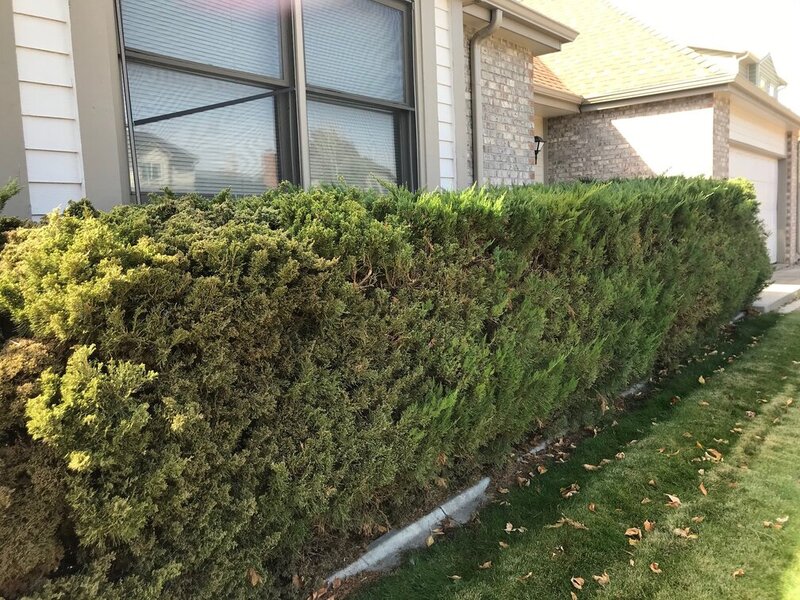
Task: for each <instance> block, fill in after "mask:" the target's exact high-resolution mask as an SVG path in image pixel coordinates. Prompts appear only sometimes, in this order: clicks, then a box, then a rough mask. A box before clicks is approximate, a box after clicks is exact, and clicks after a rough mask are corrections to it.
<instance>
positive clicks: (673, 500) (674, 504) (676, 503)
mask: <svg viewBox="0 0 800 600" xmlns="http://www.w3.org/2000/svg"><path fill="white" fill-rule="evenodd" d="M664 495H665V496H666V497H667V498H669V502H667V504H666V505H667V506H669V507H671V508H678V507H680V505H681V499H680V498H678V497H677V496H674V495H672V494H664Z"/></svg>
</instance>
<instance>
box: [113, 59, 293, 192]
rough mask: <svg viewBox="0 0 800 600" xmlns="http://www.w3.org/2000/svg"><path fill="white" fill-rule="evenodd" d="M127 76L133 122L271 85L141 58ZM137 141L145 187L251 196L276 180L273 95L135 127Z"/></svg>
mask: <svg viewBox="0 0 800 600" xmlns="http://www.w3.org/2000/svg"><path fill="white" fill-rule="evenodd" d="M128 75H129V78H130V87H131V108H132V109H133V120H134V123H136V122H138V121H141V120H142V119H149V118H153V117H158V116H161V115H167V114H170V113H174V112H178V111H183V110H189V109H195V108H200V107H204V106H208V105H211V104H216V103H219V102H226V101H229V100H236V99H240V98H247V97H249V96H253V95H256V94H263V93H265V92H267V91H268V90H266V89H265V88H260V87H254V86H249V85H242V84H239V83H232V82H228V81H221V80H219V79H212V78H210V77H201V76H198V75H191V74H188V73H181V72H178V71H172V70H168V69H159V68H157V67H151V66H148V65H142V64H138V63H128ZM134 139H135V141H136V157H137V159H138V162H139V178H140V183H141V188H142V191H144V192H152V191H158V190H160V189H161V188H163V187H165V186H166V187H169V188H171V189H173V190H175V191H178V192H189V191H196V192H200V193H202V194H215V193H217V192H219V191H220V190H221V189H223V188H226V187H230V188H231V189H232V190H233V192H234V193H237V194H250V193H260V192H263V191H264V189H265V188H268V187H275V186H276V185H277V184H278V151H277V143H276V134H275V101H274V99H272V98H264V99H260V100H251V101H248V102H243V103H241V104H235V105H233V106H227V107H224V108H215V109H211V110H206V111H203V112H197V113H194V114H191V115H187V116H180V117H174V118H170V119H166V120H162V121H158V122H155V123H151V124H146V125H141V124H140V125H136V126H135V127H134Z"/></svg>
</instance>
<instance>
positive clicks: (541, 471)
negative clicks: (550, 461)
mask: <svg viewBox="0 0 800 600" xmlns="http://www.w3.org/2000/svg"><path fill="white" fill-rule="evenodd" d="M536 471H537V472H538V473H539V475H544V474H545V473H547V467H545V466H544V465H539V466H538V467H536Z"/></svg>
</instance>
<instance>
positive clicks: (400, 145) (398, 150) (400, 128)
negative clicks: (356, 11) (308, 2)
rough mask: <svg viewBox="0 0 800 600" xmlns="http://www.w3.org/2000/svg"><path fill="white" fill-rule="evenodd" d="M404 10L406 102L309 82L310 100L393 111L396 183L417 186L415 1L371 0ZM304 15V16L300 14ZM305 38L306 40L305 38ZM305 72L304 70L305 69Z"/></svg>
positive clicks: (308, 94)
mask: <svg viewBox="0 0 800 600" xmlns="http://www.w3.org/2000/svg"><path fill="white" fill-rule="evenodd" d="M371 1H372V2H376V3H377V4H382V5H384V6H388V7H389V8H393V9H395V10H399V11H401V12H402V13H403V34H402V36H403V37H402V41H403V96H404V99H403V102H394V101H391V100H384V99H382V98H374V97H372V96H363V95H361V94H353V93H351V92H343V91H341V90H334V89H330V88H325V87H321V86H316V85H313V84H311V83H309V82H308V81H306V98H307V100H312V101H317V102H326V103H328V104H333V105H339V106H350V107H353V108H361V109H367V110H376V111H381V112H386V113H390V114H392V116H393V117H394V128H395V132H394V133H395V157H396V166H397V183H398V185H403V186H405V187H407V188H409V189H416V188H417V178H418V174H417V143H416V118H417V117H416V106H415V101H416V94H415V86H414V83H415V80H414V47H415V41H416V40H415V31H414V12H413V11H414V8H415V7H414V2H413V1H412V0H371ZM301 18H302V16H301ZM304 41H305V40H304ZM304 71H305V69H304Z"/></svg>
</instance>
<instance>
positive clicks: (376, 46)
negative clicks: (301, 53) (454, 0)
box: [303, 0, 405, 102]
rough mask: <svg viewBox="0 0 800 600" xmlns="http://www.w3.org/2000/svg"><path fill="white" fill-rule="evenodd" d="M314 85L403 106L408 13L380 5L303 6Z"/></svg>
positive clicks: (362, 0)
mask: <svg viewBox="0 0 800 600" xmlns="http://www.w3.org/2000/svg"><path fill="white" fill-rule="evenodd" d="M303 17H304V22H303V27H304V30H305V52H306V63H307V64H306V73H307V77H306V78H307V81H308V83H309V84H310V85H314V86H319V87H321V88H326V89H331V90H339V91H342V92H349V93H351V94H357V95H360V96H368V97H372V98H380V99H382V100H391V101H395V102H403V101H404V99H405V85H404V81H405V75H404V67H405V65H404V60H405V54H404V44H403V42H404V37H403V36H404V31H403V28H404V13H403V11H401V10H398V9H397V8H393V7H391V6H387V5H385V4H382V3H380V2H376V1H375V0H305V1H304V2H303Z"/></svg>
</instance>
